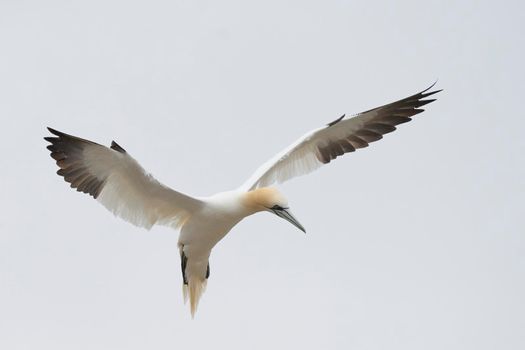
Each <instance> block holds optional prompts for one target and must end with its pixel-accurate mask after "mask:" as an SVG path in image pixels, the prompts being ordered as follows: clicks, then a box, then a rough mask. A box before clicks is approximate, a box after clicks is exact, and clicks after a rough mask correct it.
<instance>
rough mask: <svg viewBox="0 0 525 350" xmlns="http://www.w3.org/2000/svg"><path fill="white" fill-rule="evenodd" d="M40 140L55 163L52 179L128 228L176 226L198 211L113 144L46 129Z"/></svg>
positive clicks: (191, 201)
mask: <svg viewBox="0 0 525 350" xmlns="http://www.w3.org/2000/svg"><path fill="white" fill-rule="evenodd" d="M48 130H49V131H50V132H51V133H52V134H54V135H55V136H56V137H45V138H44V139H45V140H46V141H48V142H50V143H51V145H49V146H48V147H47V148H48V149H49V150H50V151H51V157H52V158H53V159H55V160H56V163H57V165H58V167H59V168H60V169H59V170H58V171H57V174H58V175H60V176H63V177H64V180H65V181H67V182H69V183H70V184H71V187H72V188H76V189H77V191H80V192H84V193H87V194H89V195H91V196H93V197H94V198H95V199H97V200H98V201H99V202H100V203H102V204H103V205H104V206H105V207H106V208H107V209H108V210H109V211H111V212H113V214H115V215H117V216H119V217H121V218H123V219H124V220H126V221H129V222H131V223H132V224H134V225H136V226H139V227H145V228H147V229H149V228H151V226H153V225H154V224H161V225H167V226H172V227H177V226H178V225H180V224H182V223H183V222H184V221H185V220H186V219H187V218H188V217H189V216H191V214H192V213H193V212H194V211H196V210H198V209H199V208H200V207H201V205H202V202H201V201H200V200H198V199H196V198H193V197H190V196H187V195H185V194H183V193H180V192H177V191H174V190H172V189H171V188H169V187H167V186H164V185H163V184H161V183H160V182H158V181H157V180H156V179H155V178H154V177H153V176H151V175H150V174H148V173H147V172H146V171H145V170H144V169H143V168H142V167H141V166H140V164H139V163H138V162H137V161H136V160H135V159H133V158H132V157H131V156H130V155H129V154H128V153H127V152H126V151H125V150H124V149H123V148H122V147H120V146H119V145H118V144H117V143H116V142H114V141H113V142H112V143H111V148H108V147H105V146H102V145H99V144H98V143H95V142H92V141H89V140H84V139H81V138H79V137H75V136H72V135H68V134H65V133H63V132H60V131H57V130H54V129H51V128H48Z"/></svg>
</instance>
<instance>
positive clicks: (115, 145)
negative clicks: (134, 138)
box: [111, 141, 126, 153]
mask: <svg viewBox="0 0 525 350" xmlns="http://www.w3.org/2000/svg"><path fill="white" fill-rule="evenodd" d="M111 149H114V150H115V151H117V152H120V153H126V150H125V149H124V148H122V147H120V145H119V144H118V143H116V142H115V141H111Z"/></svg>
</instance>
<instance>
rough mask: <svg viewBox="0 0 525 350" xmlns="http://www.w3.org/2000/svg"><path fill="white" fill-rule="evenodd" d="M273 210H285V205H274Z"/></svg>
mask: <svg viewBox="0 0 525 350" xmlns="http://www.w3.org/2000/svg"><path fill="white" fill-rule="evenodd" d="M271 209H272V210H284V208H283V207H281V206H280V205H277V204H276V205H274V206H273V207H271Z"/></svg>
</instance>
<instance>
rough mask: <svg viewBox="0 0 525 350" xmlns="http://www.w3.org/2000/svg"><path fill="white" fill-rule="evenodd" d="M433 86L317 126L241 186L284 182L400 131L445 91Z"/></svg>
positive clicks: (247, 187) (245, 187) (259, 185)
mask: <svg viewBox="0 0 525 350" xmlns="http://www.w3.org/2000/svg"><path fill="white" fill-rule="evenodd" d="M433 86H434V85H432V86H430V87H429V88H427V89H425V90H423V91H421V92H419V93H417V94H415V95H412V96H409V97H407V98H404V99H402V100H399V101H396V102H393V103H390V104H387V105H384V106H381V107H377V108H374V109H371V110H369V111H366V112H362V113H359V114H357V115H355V116H352V117H345V116H344V115H343V116H342V117H340V118H339V119H336V120H334V121H333V122H331V123H329V124H327V125H325V126H323V127H321V128H319V129H315V130H313V131H311V132H309V133H307V134H306V135H304V136H303V137H301V138H299V140H297V141H296V142H295V143H293V144H292V145H290V146H289V147H288V148H286V149H284V150H283V151H281V152H280V153H278V154H277V155H276V156H275V157H273V158H272V159H270V160H269V161H267V162H266V163H264V164H263V165H262V166H260V167H259V168H258V169H257V170H256V171H255V173H254V174H253V175H252V176H251V177H250V178H249V179H248V181H246V182H245V183H244V184H243V185H242V186H241V189H243V190H245V191H250V190H253V189H256V188H259V187H266V186H269V185H271V184H273V183H281V182H284V181H286V180H289V179H291V178H293V177H296V176H299V175H304V174H307V173H309V172H311V171H313V170H315V169H317V168H319V167H320V166H321V165H323V164H327V163H330V162H331V161H332V160H333V159H335V158H337V157H338V156H341V155H343V154H345V153H348V152H354V151H355V150H356V149H358V148H363V147H367V146H368V144H369V143H371V142H374V141H377V140H380V139H381V138H383V135H384V134H387V133H389V132H392V131H394V130H396V127H395V126H396V125H398V124H402V123H406V122H408V121H410V120H412V119H411V117H413V116H414V115H416V114H418V113H421V112H423V111H424V110H423V109H421V107H422V106H424V105H426V104H428V103H430V102H433V101H435V99H425V98H426V97H428V96H431V95H433V94H435V93H438V92H439V91H441V90H437V91H430V92H428V91H429V90H430V89H431V88H432V87H433Z"/></svg>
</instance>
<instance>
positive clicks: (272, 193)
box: [246, 187, 306, 233]
mask: <svg viewBox="0 0 525 350" xmlns="http://www.w3.org/2000/svg"><path fill="white" fill-rule="evenodd" d="M246 203H247V204H248V205H249V206H250V207H252V208H253V209H254V210H255V211H268V212H270V213H273V214H275V215H277V216H278V217H280V218H283V219H285V220H286V221H288V222H290V223H291V224H292V225H294V226H295V227H297V228H298V229H299V230H301V231H303V232H304V233H306V230H305V229H304V227H303V225H301V224H300V223H299V221H297V219H296V218H295V217H294V216H293V215H292V213H291V212H290V208H289V206H288V201H287V200H286V198H285V197H284V196H283V195H282V194H281V193H280V192H279V191H278V190H277V189H276V188H273V187H263V188H258V189H256V190H253V191H250V192H248V193H246Z"/></svg>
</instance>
